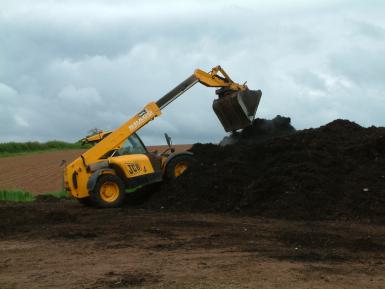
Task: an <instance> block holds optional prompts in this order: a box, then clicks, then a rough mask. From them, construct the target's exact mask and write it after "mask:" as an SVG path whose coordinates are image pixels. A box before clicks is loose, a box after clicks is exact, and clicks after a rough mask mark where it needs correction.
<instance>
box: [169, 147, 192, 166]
mask: <svg viewBox="0 0 385 289" xmlns="http://www.w3.org/2000/svg"><path fill="white" fill-rule="evenodd" d="M183 155H187V156H193V155H194V154H193V153H192V152H189V151H185V152H180V153H172V154H170V155H169V156H168V157H167V160H166V161H165V162H164V165H163V168H166V167H167V164H168V163H169V162H170V161H171V160H172V159H174V158H176V157H179V156H183Z"/></svg>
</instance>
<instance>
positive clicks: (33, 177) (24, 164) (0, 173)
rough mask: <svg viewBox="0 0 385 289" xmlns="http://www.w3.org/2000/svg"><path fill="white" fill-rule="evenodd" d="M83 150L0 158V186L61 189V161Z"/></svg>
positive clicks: (159, 148) (39, 191) (178, 148)
mask: <svg viewBox="0 0 385 289" xmlns="http://www.w3.org/2000/svg"><path fill="white" fill-rule="evenodd" d="M190 147H191V145H176V146H175V148H176V151H182V150H187V149H189V148H190ZM165 148H166V146H149V147H147V149H148V150H149V151H150V152H153V151H159V152H162V151H163V150H164V149H165ZM83 151H84V150H63V151H50V152H39V153H32V154H27V155H19V156H12V157H4V158H0V189H18V190H24V191H27V192H30V193H33V194H36V195H38V194H42V193H47V192H59V191H61V190H62V186H63V184H62V182H63V181H62V180H63V169H64V166H61V164H62V161H63V160H65V161H66V162H67V163H69V162H71V161H72V160H74V159H75V158H77V157H78V156H79V155H80V154H81V153H82V152H83Z"/></svg>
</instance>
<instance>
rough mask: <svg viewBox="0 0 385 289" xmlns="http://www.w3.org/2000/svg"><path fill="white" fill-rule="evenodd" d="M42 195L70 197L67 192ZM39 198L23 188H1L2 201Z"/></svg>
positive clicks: (59, 197)
mask: <svg viewBox="0 0 385 289" xmlns="http://www.w3.org/2000/svg"><path fill="white" fill-rule="evenodd" d="M40 196H43V197H55V198H58V199H62V198H68V193H67V192H50V193H45V194H42V195H40ZM36 199H37V197H36V196H34V195H32V194H31V193H29V192H25V191H23V190H0V201H9V202H31V201H35V200H36Z"/></svg>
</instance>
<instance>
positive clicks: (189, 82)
mask: <svg viewBox="0 0 385 289" xmlns="http://www.w3.org/2000/svg"><path fill="white" fill-rule="evenodd" d="M197 82H198V79H197V78H196V77H195V75H194V74H193V75H191V76H190V77H189V78H187V79H186V80H185V81H183V82H182V83H180V84H179V85H178V86H176V87H175V88H174V89H172V90H171V91H170V92H168V93H166V94H165V95H164V96H162V97H161V98H160V99H158V101H157V102H156V105H157V106H158V107H159V108H160V109H163V108H165V107H166V106H167V105H168V104H170V103H171V102H173V101H174V100H175V99H177V98H178V97H179V96H180V95H181V94H183V93H184V92H186V91H187V90H189V89H190V88H191V87H192V86H194V84H196V83H197Z"/></svg>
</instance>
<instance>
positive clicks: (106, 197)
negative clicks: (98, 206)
mask: <svg viewBox="0 0 385 289" xmlns="http://www.w3.org/2000/svg"><path fill="white" fill-rule="evenodd" d="M119 193H120V190H119V186H118V185H117V184H116V183H114V182H105V183H104V184H103V185H102V186H101V187H100V197H101V198H102V200H103V201H105V202H107V203H112V202H114V201H116V199H117V198H118V197H119Z"/></svg>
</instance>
